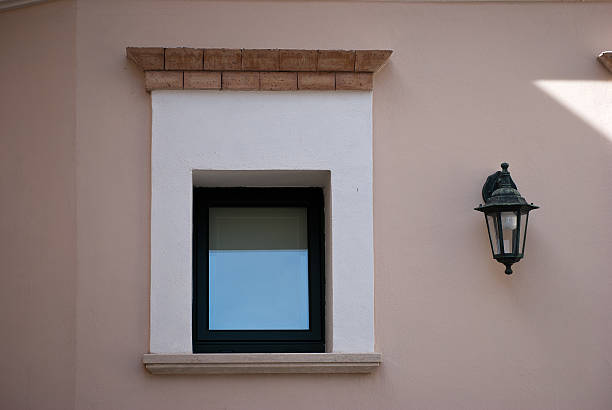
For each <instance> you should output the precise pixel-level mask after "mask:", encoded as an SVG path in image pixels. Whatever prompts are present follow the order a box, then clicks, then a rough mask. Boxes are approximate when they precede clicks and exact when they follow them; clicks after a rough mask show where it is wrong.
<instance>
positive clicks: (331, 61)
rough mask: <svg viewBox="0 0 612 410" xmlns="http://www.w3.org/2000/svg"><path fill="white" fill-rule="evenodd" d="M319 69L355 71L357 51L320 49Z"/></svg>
mask: <svg viewBox="0 0 612 410" xmlns="http://www.w3.org/2000/svg"><path fill="white" fill-rule="evenodd" d="M317 71H355V51H354V50H319V52H318V61H317Z"/></svg>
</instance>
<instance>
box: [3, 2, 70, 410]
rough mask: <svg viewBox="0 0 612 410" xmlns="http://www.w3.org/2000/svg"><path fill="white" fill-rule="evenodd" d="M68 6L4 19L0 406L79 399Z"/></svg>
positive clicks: (64, 405)
mask: <svg viewBox="0 0 612 410" xmlns="http://www.w3.org/2000/svg"><path fill="white" fill-rule="evenodd" d="M75 17H76V13H75V8H74V5H73V4H72V3H71V2H52V3H49V4H44V5H40V6H37V7H31V8H26V9H20V10H13V11H8V12H2V13H0V50H1V56H0V84H1V87H0V280H1V283H0V352H2V353H1V354H2V358H1V359H0V408H2V409H70V408H72V407H73V405H74V391H75V379H74V377H75V370H76V368H75V360H76V355H75V353H76V351H75V348H76V339H75V330H76V329H75V323H76V322H75V312H76V310H75V307H76V305H75V303H76V288H77V275H76V273H77V271H76V189H75V182H76V181H75V164H76V161H75V151H74V144H75V132H74V131H75V114H76V113H75V84H76V83H75V75H76V67H75V23H76V20H75Z"/></svg>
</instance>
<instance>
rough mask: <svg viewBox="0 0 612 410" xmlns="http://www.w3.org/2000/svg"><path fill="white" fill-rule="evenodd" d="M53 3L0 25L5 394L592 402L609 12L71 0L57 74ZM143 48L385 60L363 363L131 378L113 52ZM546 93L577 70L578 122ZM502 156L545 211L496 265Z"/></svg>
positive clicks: (605, 258)
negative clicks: (371, 316)
mask: <svg viewBox="0 0 612 410" xmlns="http://www.w3.org/2000/svg"><path fill="white" fill-rule="evenodd" d="M70 7H71V6H70V4H69V3H63V2H50V3H47V4H45V5H41V6H34V7H32V8H28V9H23V10H17V11H11V12H7V13H3V14H1V15H0V19H1V20H0V23H1V24H0V27H1V28H0V30H2V36H1V38H2V40H0V41H2V44H3V53H4V55H3V64H2V66H1V68H0V70H2V71H1V72H2V74H3V76H2V77H1V78H2V81H3V94H2V97H1V98H2V104H3V109H2V113H1V114H0V115H2V142H3V147H2V150H1V151H0V152H1V154H0V155H2V171H3V172H2V173H1V174H0V175H1V176H0V178H1V179H0V180H1V181H2V193H3V195H2V201H1V205H0V206H2V219H1V221H2V224H3V225H2V235H3V236H2V238H3V239H2V241H3V242H2V256H3V269H2V278H3V284H2V290H1V292H2V296H3V297H2V300H1V301H0V303H2V313H1V317H2V318H3V319H2V320H3V326H2V343H3V351H4V352H6V353H7V354H8V355H9V356H10V357H9V358H8V359H7V361H5V362H3V372H2V373H3V374H2V376H0V377H1V379H0V380H2V382H1V386H0V388H1V392H2V395H1V396H0V400H1V401H2V402H3V403H2V404H4V403H7V402H8V403H9V404H10V405H9V406H2V407H8V408H36V409H38V408H45V406H47V407H49V408H51V407H55V408H71V407H72V406H70V404H71V403H74V408H76V409H130V408H133V409H138V408H147V409H167V408H181V409H201V408H206V409H224V408H227V409H246V408H248V409H283V408H292V409H296V410H297V409H306V408H308V409H310V408H324V409H375V408H377V409H405V408H430V409H492V408H494V409H516V408H525V409H550V408H557V409H577V408H579V409H609V408H610V407H612V389H611V388H610V386H612V364H611V363H612V353H611V352H612V349H611V346H612V320H611V319H610V317H611V316H610V314H611V312H612V276H611V275H610V267H609V260H610V258H609V253H610V251H609V249H610V247H611V246H612V229H610V221H611V220H612V214H611V211H610V209H612V190H610V188H609V187H610V180H611V177H612V161H611V160H612V146H611V144H612V140H611V138H612V126H611V125H610V123H609V122H607V123H604V124H603V125H602V124H597V123H596V120H597V118H606V117H609V113H610V112H612V101H611V100H610V95H612V92H609V91H606V90H609V89H610V88H609V87H610V73H609V72H608V71H606V70H605V69H604V68H603V67H602V66H601V65H600V64H599V63H597V61H596V60H595V56H596V55H597V54H598V53H599V52H600V51H601V50H604V49H609V47H610V42H611V41H612V25H610V24H609V22H610V20H611V19H612V4H611V3H598V4H579V3H573V4H562V3H545V4H543V3H538V4H416V3H387V2H359V3H353V2H334V3H332V2H316V3H315V2H312V3H311V2H265V3H264V2H255V1H253V2H251V1H249V2H219V3H217V2H207V1H105V2H99V1H78V2H77V11H76V66H74V65H71V64H69V63H68V60H70V59H71V58H72V57H73V54H72V53H73V51H72V49H71V47H72V41H73V39H71V34H70V33H71V30H72V29H71V27H74V23H75V22H74V20H70V18H69V17H68V16H67V15H66V14H65V13H68V14H70V12H72V11H70V10H72V9H71V8H70ZM45 13H59V16H55V17H53V16H51V15H49V16H46V15H45ZM60 16H61V17H60ZM34 33H38V35H35V34H34ZM54 39H56V41H54ZM22 44H27V45H29V46H31V47H33V48H32V49H30V50H28V51H27V52H22V51H20V49H21V45H22ZM147 45H155V46H157V45H161V46H169V47H173V46H195V47H228V48H240V47H245V48H303V49H325V48H330V49H342V48H345V49H355V48H362V49H368V48H371V49H393V50H394V54H393V56H392V57H391V61H390V63H389V64H388V65H387V66H386V67H385V68H384V69H383V70H382V71H381V72H380V73H378V74H377V75H376V79H375V87H374V113H373V122H374V147H373V148H374V248H375V253H374V257H375V327H376V350H377V351H380V352H382V353H383V355H384V364H383V366H382V367H381V368H380V369H379V370H378V371H377V372H376V373H374V374H371V375H327V376H321V375H293V376H286V375H285V376H282V375H261V376H256V375H255V376H253V375H251V376H246V375H245V376H203V377H180V376H179V377H156V376H152V375H150V374H148V373H147V372H146V371H145V370H144V368H143V366H142V364H141V361H140V360H141V354H142V353H144V352H146V351H147V350H148V338H149V335H148V319H149V311H148V306H149V268H150V267H149V258H150V254H149V207H150V195H151V192H150V133H151V111H150V98H149V95H148V94H147V93H146V92H145V91H144V88H143V75H142V72H140V71H139V70H138V69H137V68H136V67H134V65H133V64H132V63H130V62H129V61H128V60H127V59H126V58H125V47H126V46H147ZM6 50H8V51H6ZM31 50H34V51H31ZM6 53H8V54H9V55H14V56H15V58H16V59H17V60H13V59H8V60H7V59H6V55H7V54H6ZM74 70H76V81H77V82H76V99H75V100H74V101H73V102H71V101H70V98H71V91H70V90H71V89H72V88H71V87H72V83H71V78H72V75H73V74H74V73H75V71H74ZM7 75H8V77H7ZM49 76H51V77H49ZM48 78H52V80H51V81H46V80H47V79H48ZM28 80H31V81H33V82H32V83H30V82H28ZM542 81H552V82H548V83H546V84H547V85H546V86H545V87H541V86H538V84H542ZM587 83H588V84H590V85H589V86H588V87H587V86H586V84H587ZM31 84H34V85H31ZM551 84H552V85H551ZM555 84H561V85H562V84H573V85H577V86H578V87H579V88H581V87H582V85H583V84H584V85H585V87H584V89H583V90H584V91H582V92H580V93H578V94H577V95H580V96H584V95H585V93H592V94H591V96H592V98H591V100H592V101H598V103H597V104H592V108H591V109H590V110H589V113H590V114H593V115H592V116H591V117H589V118H590V119H589V118H587V117H586V116H585V115H581V114H580V113H581V111H580V109H577V108H575V107H574V108H575V109H572V108H571V107H572V104H574V103H576V102H577V101H576V100H567V101H563V98H562V94H563V93H562V90H561V89H559V90H557V91H559V92H558V93H557V92H550V89H549V87H555ZM597 84H599V86H597ZM49 87H50V88H49ZM547 87H548V88H547ZM49 90H51V91H49ZM53 90H54V91H53ZM602 90H603V91H602ZM49 93H51V94H49ZM50 95H52V96H53V98H51V96H50ZM581 98H584V97H581ZM75 104H76V109H75V110H74V107H75ZM6 107H8V108H6ZM72 110H74V112H75V113H76V117H74V118H73V114H71V112H73V111H72ZM41 113H42V114H41ZM38 116H40V117H38ZM37 118H40V120H37ZM74 120H76V134H75V135H76V150H73V146H72V142H73V137H74V134H73V128H72V126H73V125H72V124H74V122H73V121H74ZM7 147H9V148H7ZM321 149H325V147H321ZM75 154H76V156H74V155H75ZM20 158H22V159H20ZM75 161H76V199H75V192H74V191H73V190H72V188H71V186H72V182H71V181H72V178H73V175H74V173H73V172H74V170H75ZM502 161H508V162H509V163H510V170H511V171H512V175H513V177H514V179H515V181H516V182H517V184H518V186H519V189H520V190H521V192H522V193H523V194H524V195H525V196H526V197H527V199H528V200H530V201H533V202H535V203H537V204H538V205H540V206H541V207H542V208H541V209H539V210H537V211H535V212H534V214H533V217H532V218H530V224H529V232H528V238H527V249H526V253H527V256H526V259H525V260H523V261H521V262H520V263H519V264H517V265H516V266H515V272H516V274H515V275H513V276H512V277H506V276H505V275H504V274H503V267H502V266H501V265H499V264H497V263H496V262H494V261H492V260H491V258H490V250H489V245H488V243H487V241H486V233H485V225H484V221H483V220H482V219H483V218H482V215H480V214H478V213H476V212H475V211H473V210H472V208H473V207H474V206H476V205H478V203H479V202H480V197H479V195H480V188H481V185H482V183H483V181H484V179H485V178H486V176H487V175H489V174H490V173H491V172H493V171H495V170H496V169H497V167H498V166H499V163H500V162H502ZM75 201H76V202H75ZM75 203H76V213H75V209H74V206H75ZM75 215H76V238H78V242H77V243H78V247H77V260H78V270H77V271H76V278H75V270H74V269H75V265H74V246H75V244H74V240H75V236H74V230H73V229H74V218H75ZM75 286H76V292H75ZM75 297H76V306H75V305H74V298H75ZM74 314H76V322H75V321H74V320H73V319H71V317H72V316H71V315H74ZM74 331H76V333H73V332H74ZM74 335H76V339H74ZM35 337H36V338H35ZM75 343H76V352H75V351H74V348H75ZM4 369H6V370H4ZM72 372H74V373H73V375H71V373H72ZM72 399H73V400H74V402H72ZM54 405H55V406H54ZM62 405H65V406H64V407H62Z"/></svg>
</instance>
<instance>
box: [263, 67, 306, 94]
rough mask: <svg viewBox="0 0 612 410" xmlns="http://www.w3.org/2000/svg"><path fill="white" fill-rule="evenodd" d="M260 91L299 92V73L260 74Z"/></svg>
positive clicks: (276, 72)
mask: <svg viewBox="0 0 612 410" xmlns="http://www.w3.org/2000/svg"><path fill="white" fill-rule="evenodd" d="M259 82H260V89H261V90H266V91H290V90H297V73H295V72H294V73H287V72H281V71H269V72H262V73H259Z"/></svg>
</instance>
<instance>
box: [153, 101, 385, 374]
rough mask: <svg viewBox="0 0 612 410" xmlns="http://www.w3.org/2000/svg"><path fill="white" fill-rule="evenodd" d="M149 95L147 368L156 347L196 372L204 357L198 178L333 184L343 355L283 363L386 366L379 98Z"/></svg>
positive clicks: (330, 251) (331, 278)
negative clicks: (379, 335)
mask: <svg viewBox="0 0 612 410" xmlns="http://www.w3.org/2000/svg"><path fill="white" fill-rule="evenodd" d="M151 101H152V121H153V123H152V158H151V170H152V171H151V172H152V176H151V183H152V199H151V323H150V329H151V339H150V351H151V354H148V355H146V360H145V364H147V363H149V364H153V365H154V364H155V363H156V359H155V357H156V354H157V355H159V357H160V360H162V359H163V364H164V365H167V364H168V357H173V356H171V355H176V357H181V359H180V360H182V361H183V362H184V361H187V362H190V363H191V365H190V371H189V372H190V373H193V372H194V371H193V363H195V362H198V360H199V361H200V362H201V361H202V360H203V359H194V360H190V359H185V355H190V354H192V321H191V319H192V205H193V204H192V201H193V198H192V195H193V186H194V184H195V185H198V186H324V187H325V200H326V209H325V213H326V272H325V275H326V313H325V321H326V348H327V351H328V353H330V354H334V356H333V359H325V357H326V356H324V355H325V353H324V354H323V356H321V354H318V355H317V354H313V356H308V355H306V356H304V354H302V355H300V356H299V357H298V356H295V357H296V358H299V360H297V359H296V360H293V359H291V357H292V356H291V354H288V355H289V356H287V354H285V356H282V357H283V359H282V360H283V363H285V364H286V363H288V362H289V363H298V365H297V368H296V369H297V370H293V371H299V368H300V365H299V363H302V365H301V366H302V367H304V365H303V363H305V361H304V360H306V359H304V357H313V360H314V361H317V363H319V364H320V363H324V364H325V366H326V368H327V367H328V365H329V363H331V365H329V366H332V367H333V366H334V363H340V364H341V365H339V366H337V367H338V368H339V369H340V368H342V369H344V370H345V371H346V369H347V368H350V367H351V366H346V363H348V362H351V363H357V364H359V363H361V362H364V363H365V362H367V363H368V366H369V367H371V368H374V367H376V366H377V364H376V366H373V365H372V358H373V357H378V362H377V361H376V360H374V362H377V363H379V362H380V355H379V354H376V353H374V265H373V234H372V230H373V222H372V201H373V198H372V93H371V92H370V91H366V92H355V91H345V92H343V91H336V92H332V93H330V92H318V91H311V92H305V91H300V92H291V91H290V92H262V91H254V92H231V91H186V90H181V91H169V90H157V91H153V92H152V93H151ZM330 216H331V217H330ZM360 353H363V354H368V356H367V360H365V359H363V358H362V359H361V360H360V359H359V355H358V354H360ZM342 354H347V355H346V356H344V357H343V356H342ZM355 354H357V355H355ZM372 354H374V355H372ZM169 355H170V356H169ZM194 356H201V355H194ZM241 356H242V357H244V358H245V359H244V363H249V362H252V359H249V357H251V358H252V357H255V356H252V355H251V356H249V355H248V354H247V355H238V354H236V356H235V357H236V359H233V360H232V363H233V365H234V366H235V365H236V364H235V362H236V361H238V362H240V357H241ZM257 357H259V359H258V360H266V359H265V356H264V359H261V357H262V356H261V354H259V356H257ZM268 357H271V358H272V357H281V356H280V355H276V356H268ZM287 357H289V358H290V359H287ZM364 357H365V356H364ZM330 358H331V356H330ZM356 358H357V359H356ZM345 359H346V360H347V362H346V363H344V362H343V360H345ZM180 360H179V361H180ZM364 360H365V361H364ZM204 361H206V360H204ZM306 362H308V360H306ZM159 363H162V362H161V361H160V362H158V364H159ZM343 363H344V365H342V364H343ZM308 366H310V370H311V371H312V369H313V365H312V364H310V365H308ZM147 367H148V368H149V366H147ZM151 367H153V366H151ZM221 367H222V366H221ZM281 367H282V366H281ZM357 367H358V365H357ZM357 367H356V368H357ZM178 368H180V366H178ZM315 368H316V366H315ZM149 370H151V369H149ZM285 370H286V366H285ZM196 372H197V371H196Z"/></svg>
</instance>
